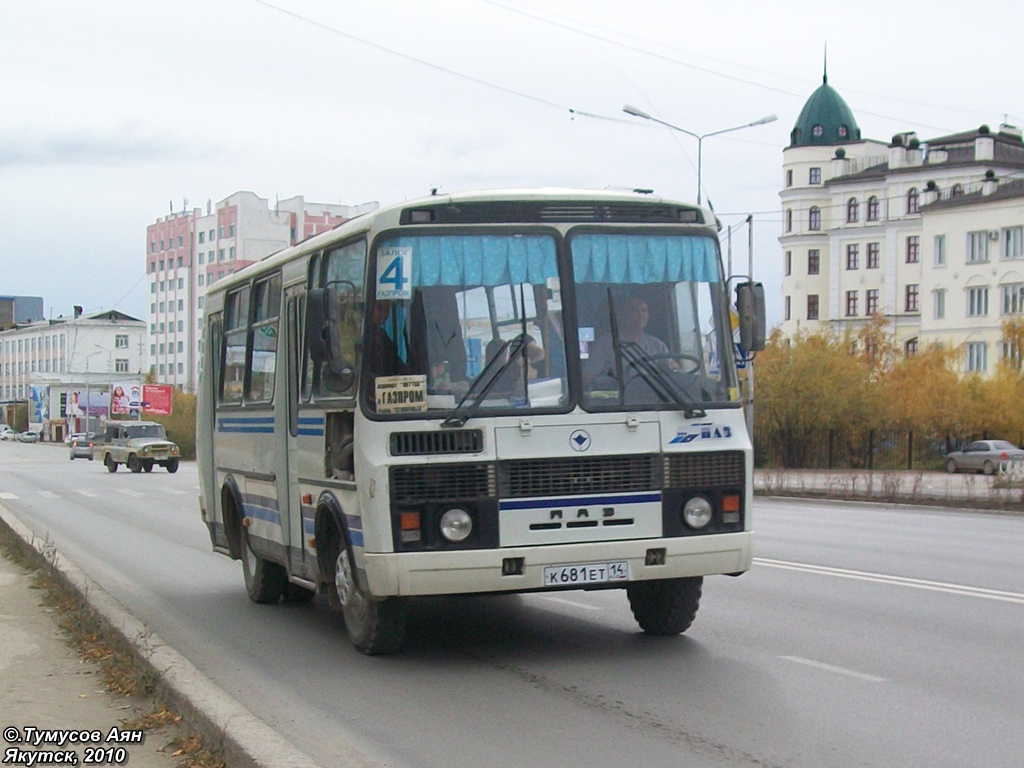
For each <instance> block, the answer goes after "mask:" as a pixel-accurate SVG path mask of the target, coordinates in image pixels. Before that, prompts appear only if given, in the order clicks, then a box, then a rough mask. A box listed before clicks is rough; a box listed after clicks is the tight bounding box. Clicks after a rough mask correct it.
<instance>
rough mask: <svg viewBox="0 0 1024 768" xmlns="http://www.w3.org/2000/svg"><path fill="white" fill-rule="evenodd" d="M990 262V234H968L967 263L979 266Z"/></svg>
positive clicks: (983, 232)
mask: <svg viewBox="0 0 1024 768" xmlns="http://www.w3.org/2000/svg"><path fill="white" fill-rule="evenodd" d="M986 261H988V232H985V231H982V232H968V233H967V263H968V264H979V263H983V262H986Z"/></svg>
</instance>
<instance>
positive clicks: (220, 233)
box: [217, 226, 224, 237]
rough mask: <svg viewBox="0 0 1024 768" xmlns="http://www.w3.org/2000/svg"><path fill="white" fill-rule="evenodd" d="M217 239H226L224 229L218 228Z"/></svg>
mask: <svg viewBox="0 0 1024 768" xmlns="http://www.w3.org/2000/svg"><path fill="white" fill-rule="evenodd" d="M217 237H224V227H223V226H220V227H217Z"/></svg>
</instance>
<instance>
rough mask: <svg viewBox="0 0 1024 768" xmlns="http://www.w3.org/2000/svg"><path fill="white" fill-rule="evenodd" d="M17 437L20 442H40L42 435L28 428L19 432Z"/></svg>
mask: <svg viewBox="0 0 1024 768" xmlns="http://www.w3.org/2000/svg"><path fill="white" fill-rule="evenodd" d="M15 437H16V438H17V440H18V442H19V443H38V442H39V437H40V435H39V432H37V431H36V430H34V429H27V430H25V431H24V432H19V433H18V434H17V435H16V436H15Z"/></svg>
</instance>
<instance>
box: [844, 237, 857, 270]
mask: <svg viewBox="0 0 1024 768" xmlns="http://www.w3.org/2000/svg"><path fill="white" fill-rule="evenodd" d="M846 268H847V269H860V245H859V244H858V243H849V244H848V245H847V246H846Z"/></svg>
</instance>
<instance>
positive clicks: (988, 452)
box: [946, 440, 1024, 475]
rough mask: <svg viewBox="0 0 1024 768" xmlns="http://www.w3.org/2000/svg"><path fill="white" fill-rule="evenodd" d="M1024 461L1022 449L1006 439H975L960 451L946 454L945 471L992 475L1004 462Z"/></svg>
mask: <svg viewBox="0 0 1024 768" xmlns="http://www.w3.org/2000/svg"><path fill="white" fill-rule="evenodd" d="M1010 462H1021V463H1024V450H1021V449H1020V448H1018V447H1017V446H1016V445H1014V444H1013V443H1009V442H1007V441H1006V440H976V441H975V442H973V443H969V444H968V445H967V446H966V447H965V448H964V449H963V450H961V451H953V452H952V453H947V454H946V471H947V472H949V473H950V474H953V473H956V472H984V473H985V474H986V475H994V474H995V473H996V470H998V469H999V466H1000V465H1001V464H1004V463H1010Z"/></svg>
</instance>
